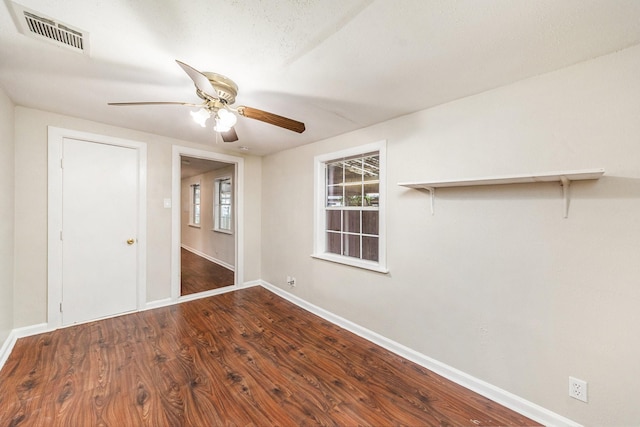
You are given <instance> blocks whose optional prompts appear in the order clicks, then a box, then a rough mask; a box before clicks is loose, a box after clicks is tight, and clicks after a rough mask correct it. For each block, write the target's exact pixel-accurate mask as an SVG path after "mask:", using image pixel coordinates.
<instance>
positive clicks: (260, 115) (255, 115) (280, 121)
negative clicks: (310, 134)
mask: <svg viewBox="0 0 640 427" xmlns="http://www.w3.org/2000/svg"><path fill="white" fill-rule="evenodd" d="M238 114H240V115H241V116H244V117H248V118H250V119H255V120H260V121H262V122H265V123H269V124H271V125H275V126H280V127H281V128H285V129H289V130H292V131H294V132H298V133H302V132H304V130H305V127H304V123H302V122H298V121H296V120H293V119H288V118H286V117H282V116H279V115H277V114H273V113H269V112H266V111H262V110H258V109H257V108H251V107H245V106H240V107H238Z"/></svg>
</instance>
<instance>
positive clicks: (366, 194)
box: [313, 141, 387, 272]
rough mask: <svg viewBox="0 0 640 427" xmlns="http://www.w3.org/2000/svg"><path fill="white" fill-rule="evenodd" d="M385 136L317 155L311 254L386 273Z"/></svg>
mask: <svg viewBox="0 0 640 427" xmlns="http://www.w3.org/2000/svg"><path fill="white" fill-rule="evenodd" d="M384 157H385V143H384V141H382V142H379V143H375V144H368V145H366V146H362V147H356V148H354V149H349V150H343V151H340V152H337V153H331V154H327V155H322V156H318V157H316V221H315V224H316V230H315V247H314V254H313V256H314V257H316V258H321V259H325V260H328V261H334V262H340V263H343V264H348V265H352V266H355V267H361V268H366V269H370V270H375V271H380V272H386V271H387V270H386V257H385V246H384V243H385V235H384V188H385V185H384V183H385V180H384V177H385V172H384Z"/></svg>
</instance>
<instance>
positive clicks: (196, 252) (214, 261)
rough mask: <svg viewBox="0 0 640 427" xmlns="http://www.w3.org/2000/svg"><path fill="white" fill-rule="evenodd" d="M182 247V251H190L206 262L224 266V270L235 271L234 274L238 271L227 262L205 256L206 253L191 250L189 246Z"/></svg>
mask: <svg viewBox="0 0 640 427" xmlns="http://www.w3.org/2000/svg"><path fill="white" fill-rule="evenodd" d="M180 247H181V248H182V249H186V250H188V251H189V252H191V253H193V254H196V255H198V256H200V257H202V258H204V259H206V260H209V261H211V262H213V263H216V264H218V265H220V266H222V267H224V268H226V269H228V270H231V271H233V272H234V273H235V271H236V267H235V266H233V265H231V264H229V263H226V262H224V261H221V260H219V259H216V258H214V257H212V256H210V255H207V254H205V253H204V252H200V251H199V250H197V249H193V248H190V247H189V246H187V245H180Z"/></svg>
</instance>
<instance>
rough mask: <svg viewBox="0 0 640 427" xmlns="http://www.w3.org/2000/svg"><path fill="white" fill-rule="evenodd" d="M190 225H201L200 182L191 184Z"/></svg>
mask: <svg viewBox="0 0 640 427" xmlns="http://www.w3.org/2000/svg"><path fill="white" fill-rule="evenodd" d="M189 210H190V212H189V213H190V215H189V225H191V226H195V227H199V226H200V184H191V205H190V209H189Z"/></svg>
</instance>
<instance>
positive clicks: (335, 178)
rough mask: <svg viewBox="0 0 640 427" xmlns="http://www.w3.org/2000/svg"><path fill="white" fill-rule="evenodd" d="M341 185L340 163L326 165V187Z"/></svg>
mask: <svg viewBox="0 0 640 427" xmlns="http://www.w3.org/2000/svg"><path fill="white" fill-rule="evenodd" d="M335 184H342V163H330V164H328V165H327V185H335Z"/></svg>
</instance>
